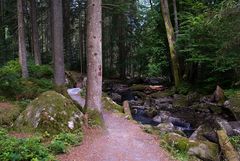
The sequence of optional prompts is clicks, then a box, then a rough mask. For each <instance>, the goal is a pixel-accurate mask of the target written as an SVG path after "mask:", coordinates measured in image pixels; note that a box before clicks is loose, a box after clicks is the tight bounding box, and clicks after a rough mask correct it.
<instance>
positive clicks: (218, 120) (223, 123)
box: [215, 117, 234, 136]
mask: <svg viewBox="0 0 240 161" xmlns="http://www.w3.org/2000/svg"><path fill="white" fill-rule="evenodd" d="M215 122H216V124H217V125H218V126H219V127H220V129H222V130H224V131H226V133H227V135H228V136H233V135H234V131H233V128H232V127H231V125H230V124H229V123H228V121H227V120H224V119H222V118H219V117H218V118H216V119H215Z"/></svg>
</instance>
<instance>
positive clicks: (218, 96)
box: [211, 86, 225, 105]
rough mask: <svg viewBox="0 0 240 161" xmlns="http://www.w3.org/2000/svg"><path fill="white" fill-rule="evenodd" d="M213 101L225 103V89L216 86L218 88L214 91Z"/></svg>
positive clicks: (220, 103)
mask: <svg viewBox="0 0 240 161" xmlns="http://www.w3.org/2000/svg"><path fill="white" fill-rule="evenodd" d="M211 101H212V102H216V103H217V104H219V105H223V103H224V101H225V96H224V91H223V89H222V88H221V87H220V86H217V87H216V90H215V91H214V93H213V96H212V98H211Z"/></svg>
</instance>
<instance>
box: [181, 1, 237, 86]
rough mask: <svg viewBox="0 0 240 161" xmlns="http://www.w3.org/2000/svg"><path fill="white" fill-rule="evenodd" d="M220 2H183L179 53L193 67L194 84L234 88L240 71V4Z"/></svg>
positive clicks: (190, 76) (189, 76)
mask: <svg viewBox="0 0 240 161" xmlns="http://www.w3.org/2000/svg"><path fill="white" fill-rule="evenodd" d="M220 2H221V3H214V4H209V3H205V2H204V1H199V2H196V1H192V0H184V1H181V3H180V8H181V10H180V13H179V21H180V22H181V23H180V34H179V36H178V39H177V49H178V53H179V54H180V56H181V57H182V58H183V59H184V60H185V63H186V64H191V66H189V67H187V68H192V70H193V72H191V73H189V74H188V79H189V78H190V79H192V77H193V76H194V77H195V78H194V80H191V81H194V82H195V83H197V84H198V85H200V86H202V87H204V86H205V87H207V86H208V85H209V84H213V85H216V84H220V85H222V86H224V87H230V86H231V84H232V82H233V81H236V80H235V79H236V76H237V73H236V71H239V65H240V58H239V50H240V47H239V33H240V25H239V24H240V20H239V18H238V17H239V16H240V12H239V5H238V4H237V1H235V0H224V1H220ZM193 66H195V67H193ZM191 74H192V75H191ZM207 88H208V89H209V87H207ZM210 88H211V87H210Z"/></svg>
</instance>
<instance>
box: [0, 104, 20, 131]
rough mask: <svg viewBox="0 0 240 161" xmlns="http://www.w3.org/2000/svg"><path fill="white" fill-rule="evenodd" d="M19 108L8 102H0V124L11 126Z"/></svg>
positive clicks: (18, 112) (18, 113)
mask: <svg viewBox="0 0 240 161" xmlns="http://www.w3.org/2000/svg"><path fill="white" fill-rule="evenodd" d="M20 112H21V108H20V107H18V106H17V105H14V104H12V103H9V102H0V126H2V127H11V126H12V125H13V123H14V121H15V120H16V119H17V117H18V116H19V115H20Z"/></svg>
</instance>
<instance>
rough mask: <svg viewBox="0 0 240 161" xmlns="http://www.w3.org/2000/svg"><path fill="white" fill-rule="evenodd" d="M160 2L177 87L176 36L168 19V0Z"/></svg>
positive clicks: (178, 74)
mask: <svg viewBox="0 0 240 161" xmlns="http://www.w3.org/2000/svg"><path fill="white" fill-rule="evenodd" d="M160 2H161V9H162V16H163V19H164V23H165V28H166V32H167V39H168V44H169V50H170V59H171V64H172V72H173V77H174V82H175V86H176V87H178V86H179V85H180V83H181V77H180V66H179V60H178V57H177V53H176V49H175V43H176V38H175V35H174V29H173V26H172V23H171V20H170V14H169V8H168V0H160Z"/></svg>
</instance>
